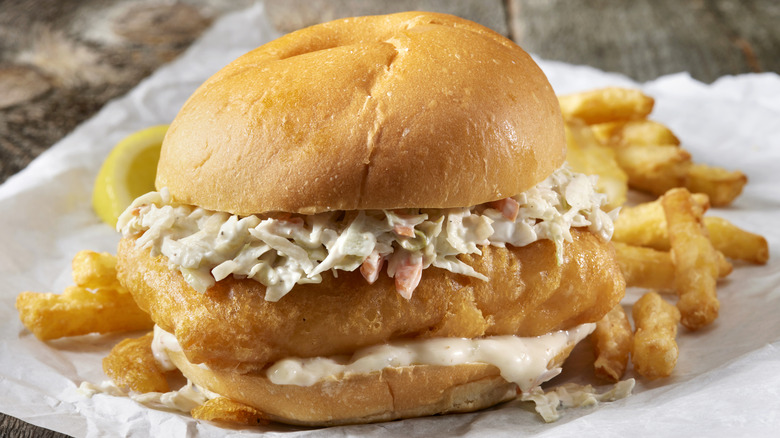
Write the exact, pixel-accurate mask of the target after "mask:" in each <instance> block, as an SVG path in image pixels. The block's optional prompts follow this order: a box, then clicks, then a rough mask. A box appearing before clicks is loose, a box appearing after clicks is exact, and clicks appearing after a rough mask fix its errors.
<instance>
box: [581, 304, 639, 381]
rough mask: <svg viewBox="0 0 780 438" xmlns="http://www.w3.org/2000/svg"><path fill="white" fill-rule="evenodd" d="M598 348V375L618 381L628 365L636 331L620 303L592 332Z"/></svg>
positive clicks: (596, 368)
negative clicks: (632, 329) (633, 330)
mask: <svg viewBox="0 0 780 438" xmlns="http://www.w3.org/2000/svg"><path fill="white" fill-rule="evenodd" d="M591 336H592V338H593V346H594V348H595V350H596V361H595V362H594V363H593V365H594V369H595V374H596V377H599V378H602V379H605V380H610V381H613V382H617V381H619V380H620V378H621V377H623V374H624V373H625V372H626V367H627V366H628V355H629V353H630V352H631V348H632V344H633V338H634V333H633V332H632V331H631V323H630V322H629V321H628V315H626V312H625V311H624V310H623V307H622V306H621V305H620V304H618V305H617V306H615V307H614V308H613V309H612V310H610V311H609V313H607V314H606V315H604V318H602V319H601V320H600V321H599V322H597V323H596V329H595V330H594V331H593V334H591Z"/></svg>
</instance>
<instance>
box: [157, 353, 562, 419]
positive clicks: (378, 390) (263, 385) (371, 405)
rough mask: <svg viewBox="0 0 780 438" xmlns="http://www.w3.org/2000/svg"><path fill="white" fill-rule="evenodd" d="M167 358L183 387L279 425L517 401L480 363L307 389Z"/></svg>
mask: <svg viewBox="0 0 780 438" xmlns="http://www.w3.org/2000/svg"><path fill="white" fill-rule="evenodd" d="M574 345H575V342H571V343H569V344H567V345H566V346H565V347H564V348H563V349H562V350H561V351H560V352H559V353H558V354H557V355H556V356H555V357H554V358H553V359H552V360H550V362H549V363H548V366H547V370H551V369H554V368H557V367H559V366H560V365H561V364H562V363H563V361H564V360H566V358H567V357H568V356H569V353H570V352H571V350H572V349H573V348H574ZM167 353H168V356H169V358H170V360H171V362H173V364H174V365H176V367H177V368H179V370H181V372H182V373H183V374H184V376H186V377H187V378H188V379H189V380H190V381H192V382H193V383H194V384H196V385H198V386H199V387H202V388H205V389H207V390H208V391H211V392H213V393H216V394H219V395H221V396H224V397H227V398H230V399H231V400H234V401H237V402H240V403H243V404H246V405H248V406H252V407H254V408H256V409H258V410H260V411H262V412H263V413H264V414H265V416H266V417H267V418H268V419H270V420H273V421H277V422H280V423H287V424H294V425H301V426H336V425H343V424H360V423H374V422H381V421H390V420H396V419H401V418H413V417H423V416H429V415H436V414H446V413H455V412H471V411H477V410H480V409H484V408H488V407H490V406H493V405H496V404H498V403H501V402H504V401H508V400H511V399H513V398H515V397H517V394H518V387H517V385H515V384H514V383H511V382H508V381H506V380H505V379H504V378H502V377H501V375H500V372H499V369H498V368H497V367H495V366H493V365H489V364H483V363H469V364H462V365H454V366H441V365H412V366H404V367H388V368H385V369H383V370H382V371H379V372H372V373H364V374H348V375H345V376H343V377H341V378H338V379H334V380H325V381H321V382H318V383H316V384H314V385H312V386H296V385H277V384H274V383H272V382H271V381H270V380H269V379H268V378H267V377H266V374H265V373H264V372H261V373H251V374H239V373H231V372H227V371H219V370H210V369H208V368H206V367H203V366H198V365H195V364H193V363H191V362H189V361H188V360H187V358H186V357H185V356H184V354H183V353H182V352H181V350H174V351H172V350H167Z"/></svg>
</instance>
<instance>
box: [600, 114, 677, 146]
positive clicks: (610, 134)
mask: <svg viewBox="0 0 780 438" xmlns="http://www.w3.org/2000/svg"><path fill="white" fill-rule="evenodd" d="M591 128H592V129H593V134H594V135H595V136H596V138H597V139H598V140H599V141H601V142H602V143H604V144H607V145H612V146H625V145H634V146H657V145H672V146H679V145H680V139H678V138H677V136H676V135H674V133H673V132H672V131H671V129H669V128H668V127H666V125H663V124H661V123H658V122H656V121H653V120H647V119H641V120H631V121H628V122H607V123H600V124H598V125H591Z"/></svg>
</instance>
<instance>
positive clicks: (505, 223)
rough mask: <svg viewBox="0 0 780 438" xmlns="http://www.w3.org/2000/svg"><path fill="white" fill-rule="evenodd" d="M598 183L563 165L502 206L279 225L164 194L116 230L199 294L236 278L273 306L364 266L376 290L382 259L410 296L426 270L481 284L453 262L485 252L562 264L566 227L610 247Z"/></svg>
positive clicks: (318, 217) (326, 216)
mask: <svg viewBox="0 0 780 438" xmlns="http://www.w3.org/2000/svg"><path fill="white" fill-rule="evenodd" d="M595 178H596V177H595V176H587V175H583V174H578V173H574V172H571V171H570V170H569V169H568V168H566V167H562V168H560V169H558V170H556V171H555V172H554V173H553V174H552V175H550V176H549V177H548V178H547V179H546V180H544V181H542V182H541V183H539V184H537V185H536V186H535V187H533V188H531V189H529V190H528V191H526V192H524V193H520V194H518V195H516V196H513V197H511V198H506V199H505V200H504V204H502V203H501V202H499V201H497V202H496V203H487V204H482V205H477V206H472V207H463V208H450V209H404V210H403V212H395V211H388V210H367V211H360V212H326V213H321V214H315V215H282V216H276V217H261V216H256V215H251V216H247V217H239V216H236V215H230V214H228V213H224V212H215V211H210V210H205V209H203V208H199V207H195V206H191V205H182V204H176V203H174V202H172V200H171V196H170V194H169V193H168V191H167V189H165V188H163V189H161V190H160V192H151V193H147V194H146V195H143V196H141V197H139V198H137V199H136V200H135V201H134V202H133V204H132V205H131V206H130V207H128V209H127V210H126V211H125V212H124V213H123V214H122V215H121V216H120V217H119V220H118V222H117V229H118V230H120V231H121V232H122V235H123V236H125V237H131V236H135V237H137V240H136V245H137V246H138V247H143V248H148V249H150V250H151V253H152V255H153V256H155V255H158V254H162V255H164V256H165V257H166V258H167V259H168V262H169V267H170V268H171V269H177V270H179V271H180V272H181V274H182V276H183V277H184V279H185V281H187V283H188V284H189V285H190V286H192V288H193V289H195V290H197V291H198V292H201V293H202V292H205V291H206V289H208V288H209V287H211V286H212V285H214V284H215V282H217V281H220V280H222V279H223V278H226V277H227V276H229V275H233V276H234V277H236V278H251V279H253V280H255V281H258V282H260V283H262V284H263V285H265V286H266V294H265V299H266V300H268V301H277V300H279V299H280V298H281V297H283V296H284V295H285V294H287V293H288V292H289V291H290V290H291V289H292V288H293V287H294V286H295V285H296V284H305V283H319V282H321V281H322V277H321V274H322V273H323V272H325V271H331V272H333V275H334V276H337V275H338V271H339V270H341V271H354V270H355V269H358V268H361V272H362V273H363V274H364V276H365V277H366V279H367V280H368V281H370V282H373V281H374V280H375V279H376V275H378V271H379V270H382V265H383V263H384V262H385V261H386V262H387V264H386V266H387V269H386V270H384V272H386V273H387V275H389V276H391V277H394V278H395V280H396V288H397V289H398V291H399V293H401V294H402V295H403V296H404V297H405V298H410V297H411V294H412V291H413V290H414V288H415V287H416V285H417V283H416V282H417V281H419V274H417V273H419V272H420V270H422V269H426V268H428V267H430V266H434V267H438V268H441V269H446V270H448V271H450V272H454V273H458V274H463V275H468V276H472V277H475V278H479V279H481V280H487V278H486V277H485V276H484V275H482V274H481V273H479V272H476V271H475V270H474V269H473V268H472V267H471V266H469V265H467V264H465V263H463V262H462V261H460V260H459V259H458V258H457V256H458V255H461V254H481V253H482V252H481V250H480V246H483V245H494V246H500V247H503V246H505V245H506V244H510V245H512V246H516V247H521V246H525V245H528V244H530V243H533V242H535V241H537V240H541V239H549V240H552V241H553V242H554V243H555V246H556V250H557V257H558V262H559V263H561V262H562V261H563V256H564V255H563V242H564V241H571V240H572V236H571V232H570V230H571V228H572V227H587V228H588V229H589V230H590V231H591V232H593V233H595V234H597V235H598V236H599V237H601V238H602V239H604V240H609V239H610V238H611V236H612V231H613V220H614V216H615V215H616V213H617V212H616V211H613V212H610V213H606V212H604V211H603V210H602V209H601V207H602V206H603V205H605V204H606V201H607V198H606V195H604V194H602V193H598V192H596V191H595V189H594V185H595V181H596V179H595ZM506 202H508V203H509V204H512V205H510V206H505V204H506ZM502 205H504V206H502ZM506 207H509V208H506ZM505 208H506V210H504V209H505ZM500 210H501V211H500ZM364 263H365V265H364ZM364 269H365V270H366V272H364Z"/></svg>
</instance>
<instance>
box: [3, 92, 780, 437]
mask: <svg viewBox="0 0 780 438" xmlns="http://www.w3.org/2000/svg"><path fill="white" fill-rule="evenodd" d="M560 103H561V109H562V112H563V115H564V119H565V121H566V134H567V143H568V162H569V165H570V166H571V167H572V169H573V170H575V171H578V172H582V173H586V174H594V175H598V176H599V185H600V189H601V190H602V191H603V192H604V193H606V194H607V195H608V198H609V204H610V205H611V206H612V207H620V208H621V213H620V215H619V218H618V220H617V221H616V222H615V233H614V238H613V240H614V246H615V249H616V253H617V257H618V261H619V263H620V266H621V269H622V271H623V275H624V276H625V278H626V283H627V285H628V286H629V287H638V288H643V289H648V291H647V292H646V293H645V294H644V295H643V296H642V297H641V298H640V299H639V300H638V301H636V303H634V304H633V306H631V307H632V308H631V312H630V313H631V315H632V318H633V322H634V329H632V325H631V321H630V320H629V317H628V314H627V312H626V310H625V308H624V306H623V305H618V306H616V307H615V308H614V309H613V310H612V311H611V312H609V313H608V314H607V315H606V316H605V317H604V318H603V319H602V320H601V321H599V322H598V323H597V327H596V330H595V331H594V333H593V335H592V340H593V345H594V348H595V350H596V360H595V364H594V365H595V373H596V375H597V376H598V377H600V378H603V379H606V380H609V381H619V380H620V379H622V378H623V376H624V374H625V372H626V370H627V368H628V362H629V359H631V363H632V365H633V369H634V371H635V372H636V373H637V374H639V375H640V376H643V377H645V378H649V379H654V378H659V377H666V376H669V375H670V374H671V373H672V371H673V369H674V367H675V364H676V362H677V357H678V346H677V341H676V338H677V332H678V325H679V324H680V323H682V325H683V326H684V327H685V328H686V329H688V330H698V329H700V328H702V327H705V326H707V325H709V324H711V323H712V322H713V321H714V320H715V319H716V318H717V316H718V312H719V308H720V303H719V301H718V298H717V294H716V287H717V282H718V280H719V279H721V278H723V277H725V276H727V275H729V274H730V273H731V271H732V264H731V262H730V261H729V260H742V261H745V262H748V263H755V264H765V263H766V262H767V260H768V258H769V249H768V245H767V242H766V239H764V238H763V237H762V236H759V235H756V234H753V233H750V232H748V231H744V230H741V229H739V228H738V227H736V226H735V225H733V224H731V223H730V222H728V221H727V220H725V219H722V218H718V217H704V213H705V212H706V211H707V210H708V208H709V207H710V205H712V206H725V205H729V204H730V203H731V202H732V201H733V200H734V199H735V198H736V197H737V196H739V194H740V193H741V192H742V188H743V187H744V185H745V184H746V182H747V178H746V177H745V175H744V174H742V173H741V172H739V171H730V170H726V169H721V168H717V167H710V166H707V165H703V164H694V163H693V162H692V161H691V154H690V153H689V152H687V151H685V150H684V149H683V148H681V147H680V141H679V140H678V139H677V137H676V136H675V135H674V134H673V133H672V132H671V130H669V128H667V127H666V126H664V125H662V124H660V123H657V122H654V121H650V120H648V119H647V116H648V115H649V114H650V113H651V111H652V108H653V99H652V98H650V97H648V96H646V95H644V94H642V93H641V92H639V91H637V90H631V89H620V88H607V89H602V90H595V91H590V92H585V93H579V94H574V95H568V96H562V97H560ZM629 188H632V189H635V190H639V191H643V192H646V193H649V194H651V195H654V196H657V197H658V198H657V199H656V200H655V201H652V202H646V203H643V204H639V205H633V206H628V205H626V199H627V194H628V190H629ZM115 266H116V259H115V257H114V256H112V255H110V254H106V253H102V254H98V253H95V252H91V251H82V252H80V253H78V254H77V255H76V257H75V258H74V259H73V279H74V282H75V284H76V285H75V286H71V287H69V288H67V289H66V290H65V292H64V293H63V294H61V295H55V294H51V293H34V292H23V293H21V294H20V295H19V296H18V298H17V302H16V307H17V309H18V310H19V314H20V318H21V320H22V322H23V323H24V325H25V326H26V327H27V328H28V329H29V330H30V331H31V332H32V333H33V334H35V336H36V337H38V339H40V340H44V341H45V340H50V339H56V338H60V337H66V336H78V335H85V334H89V333H110V332H122V331H134V330H149V329H151V328H152V327H153V323H152V321H151V320H150V319H149V316H148V315H147V314H146V313H145V312H144V311H142V310H141V309H139V308H138V306H137V305H136V304H135V302H134V301H133V298H132V296H131V294H130V293H128V292H127V291H126V290H125V289H124V288H123V287H122V286H121V285H120V284H119V282H118V281H117V279H116V268H115ZM667 292H671V293H676V296H677V299H676V303H675V305H673V304H672V303H671V301H672V300H673V299H674V297H673V295H670V294H667V295H663V296H662V295H661V294H662V293H667ZM151 340H152V337H151V333H150V334H148V335H146V336H143V337H141V338H137V339H126V340H124V341H122V342H121V343H119V344H118V345H117V346H116V347H114V349H113V350H112V351H111V353H110V354H109V355H108V356H107V357H106V358H105V359H104V361H103V368H104V370H105V372H106V374H107V375H108V376H110V377H112V378H113V379H114V381H115V382H116V383H117V384H118V385H119V386H120V387H122V388H123V389H125V390H132V391H137V392H166V391H168V390H169V387H168V383H167V380H166V379H167V377H166V375H165V372H164V371H162V370H161V369H160V368H159V366H158V364H157V363H156V361H155V359H154V357H153V355H152V354H151ZM191 413H192V416H193V417H195V418H200V419H207V420H219V421H227V422H233V423H239V424H258V423H259V422H264V421H266V420H265V419H264V418H263V417H262V413H260V412H257V411H256V410H254V409H252V408H250V407H247V406H244V405H241V404H238V403H235V402H232V401H231V400H228V399H224V398H216V399H212V400H209V401H208V402H206V403H205V404H203V405H201V406H200V407H195V408H194V409H193V410H192V411H191Z"/></svg>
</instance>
